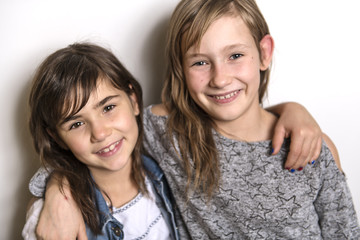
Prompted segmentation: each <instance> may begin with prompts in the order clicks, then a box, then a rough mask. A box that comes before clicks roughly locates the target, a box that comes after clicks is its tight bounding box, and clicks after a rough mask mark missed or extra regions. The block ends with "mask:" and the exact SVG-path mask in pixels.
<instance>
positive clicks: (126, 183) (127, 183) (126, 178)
mask: <svg viewBox="0 0 360 240" xmlns="http://www.w3.org/2000/svg"><path fill="white" fill-rule="evenodd" d="M127 165H129V166H125V167H124V168H123V169H121V170H120V171H114V172H110V171H94V170H90V171H91V173H92V175H93V177H94V180H95V182H96V184H97V185H98V186H99V188H100V190H101V192H102V193H103V197H104V199H105V200H106V201H108V202H109V201H110V200H111V203H112V205H113V206H114V207H121V206H123V205H124V204H126V203H128V202H129V201H131V200H132V199H133V198H134V197H135V196H136V195H137V194H138V185H137V184H136V183H135V182H134V180H133V179H132V177H131V164H127ZM105 193H106V194H105ZM109 198H110V199H109Z"/></svg>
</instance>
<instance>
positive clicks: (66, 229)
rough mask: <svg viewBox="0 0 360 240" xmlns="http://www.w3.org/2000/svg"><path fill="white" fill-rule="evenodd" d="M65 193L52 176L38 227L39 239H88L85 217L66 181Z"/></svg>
mask: <svg viewBox="0 0 360 240" xmlns="http://www.w3.org/2000/svg"><path fill="white" fill-rule="evenodd" d="M64 193H65V196H64V195H63V194H62V193H61V192H60V189H59V186H58V182H57V181H56V180H53V177H52V178H51V179H50V181H49V182H48V183H47V189H46V194H45V203H44V207H43V209H42V211H41V214H40V218H39V221H38V225H37V228H36V235H37V238H38V239H46V240H55V239H56V240H65V239H66V240H68V239H69V240H70V239H71V240H73V239H78V240H87V236H86V228H85V223H84V220H83V217H82V215H81V212H80V210H79V209H78V207H77V205H76V203H75V202H74V200H73V198H72V196H71V193H70V191H69V189H68V188H67V184H66V183H64Z"/></svg>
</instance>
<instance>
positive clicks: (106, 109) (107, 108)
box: [104, 105, 115, 112]
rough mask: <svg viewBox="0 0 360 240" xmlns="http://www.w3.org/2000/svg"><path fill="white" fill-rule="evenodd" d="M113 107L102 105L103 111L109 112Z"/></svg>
mask: <svg viewBox="0 0 360 240" xmlns="http://www.w3.org/2000/svg"><path fill="white" fill-rule="evenodd" d="M114 107H115V105H108V106H106V107H104V112H109V111H111V110H112V109H114Z"/></svg>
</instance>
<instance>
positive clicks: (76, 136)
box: [57, 80, 139, 176]
mask: <svg viewBox="0 0 360 240" xmlns="http://www.w3.org/2000/svg"><path fill="white" fill-rule="evenodd" d="M138 114H139V108H138V104H137V102H136V97H135V95H134V94H133V95H131V96H130V97H129V96H128V95H127V94H126V93H125V92H124V91H121V90H119V89H116V88H115V87H114V86H112V85H111V83H110V82H109V81H107V80H101V81H99V84H98V86H97V88H96V90H95V91H94V92H93V93H92V94H91V95H90V98H89V101H88V102H87V104H86V105H85V106H84V107H83V108H82V109H81V110H80V111H79V112H78V113H76V114H75V115H73V116H69V117H67V118H65V119H62V121H61V122H60V124H59V125H58V127H57V131H58V134H59V136H60V138H61V140H62V141H63V143H64V144H65V145H66V147H67V148H68V149H69V150H71V151H72V152H73V154H74V155H75V157H76V158H77V159H78V160H79V161H81V162H82V163H84V164H86V165H87V166H88V168H89V169H90V171H91V172H92V174H93V175H94V176H95V175H97V174H99V173H109V172H115V171H122V170H124V169H127V170H129V169H131V153H132V151H133V149H134V147H135V144H136V141H137V138H138V125H137V122H136V116H137V115H138Z"/></svg>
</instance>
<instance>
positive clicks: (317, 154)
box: [309, 138, 322, 164]
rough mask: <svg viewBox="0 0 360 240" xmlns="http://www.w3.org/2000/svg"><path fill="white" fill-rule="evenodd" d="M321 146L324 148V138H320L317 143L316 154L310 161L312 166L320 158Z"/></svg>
mask: <svg viewBox="0 0 360 240" xmlns="http://www.w3.org/2000/svg"><path fill="white" fill-rule="evenodd" d="M321 146H322V138H319V139H318V140H317V141H316V147H315V150H314V154H313V156H312V158H311V159H310V161H309V163H310V164H314V162H315V160H316V159H318V158H319V157H320V152H321Z"/></svg>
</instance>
